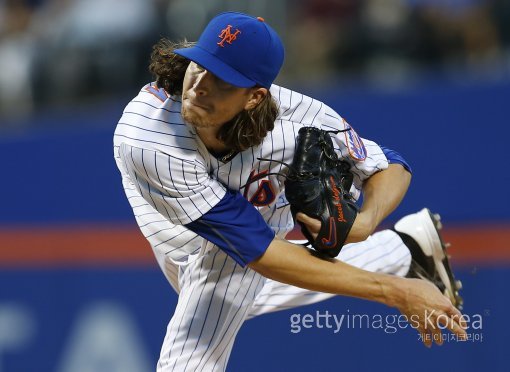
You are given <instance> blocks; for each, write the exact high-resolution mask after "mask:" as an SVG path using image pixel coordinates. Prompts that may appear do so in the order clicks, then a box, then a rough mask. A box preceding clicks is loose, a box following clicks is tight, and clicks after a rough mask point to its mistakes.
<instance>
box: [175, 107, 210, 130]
mask: <svg viewBox="0 0 510 372" xmlns="http://www.w3.org/2000/svg"><path fill="white" fill-rule="evenodd" d="M181 116H182V118H183V119H184V121H185V122H186V123H188V124H190V125H192V126H194V127H196V128H200V127H205V126H207V121H206V120H204V118H203V116H202V115H200V113H198V112H197V111H196V110H194V109H193V108H188V107H184V105H183V107H182V109H181Z"/></svg>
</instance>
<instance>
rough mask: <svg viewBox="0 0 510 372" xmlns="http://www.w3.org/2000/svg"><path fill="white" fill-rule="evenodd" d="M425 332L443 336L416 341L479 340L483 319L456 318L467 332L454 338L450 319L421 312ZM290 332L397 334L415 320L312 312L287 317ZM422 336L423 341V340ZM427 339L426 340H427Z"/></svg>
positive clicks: (468, 316) (371, 315) (420, 337)
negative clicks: (363, 330)
mask: <svg viewBox="0 0 510 372" xmlns="http://www.w3.org/2000/svg"><path fill="white" fill-rule="evenodd" d="M424 317H425V319H426V320H427V328H428V329H433V328H434V329H439V330H440V331H445V333H439V334H438V333H436V334H434V335H431V334H426V335H425V336H422V335H419V340H420V341H424V340H425V341H429V340H434V341H438V340H436V338H439V337H441V340H442V341H443V342H448V341H471V342H482V341H483V332H482V330H483V316H482V314H472V315H468V314H463V315H461V316H457V319H454V320H456V321H457V322H463V323H464V324H465V325H466V326H467V331H468V333H467V334H466V335H464V336H457V335H455V334H452V333H449V331H448V329H447V328H448V327H447V323H448V321H450V320H451V317H450V318H449V317H447V316H446V315H444V314H440V315H437V313H436V312H435V311H430V312H427V311H426V312H425V314H424ZM289 320H290V332H291V333H295V334H297V333H300V332H302V331H303V330H306V329H312V328H313V329H322V330H325V331H328V332H332V333H340V332H342V331H345V330H349V329H375V330H380V331H383V332H385V333H388V334H393V333H397V332H398V331H399V330H401V329H407V328H416V327H417V326H418V325H419V317H418V316H417V315H412V316H411V317H407V316H406V315H403V314H400V315H397V314H385V315H382V314H358V313H351V312H350V311H349V310H347V312H346V313H344V314H334V313H330V312H329V311H328V310H326V311H319V310H317V311H315V313H307V314H292V315H291V316H290V319H289ZM424 337H425V339H424ZM427 337H430V338H427Z"/></svg>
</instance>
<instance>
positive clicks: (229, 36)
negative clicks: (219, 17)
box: [217, 25, 241, 48]
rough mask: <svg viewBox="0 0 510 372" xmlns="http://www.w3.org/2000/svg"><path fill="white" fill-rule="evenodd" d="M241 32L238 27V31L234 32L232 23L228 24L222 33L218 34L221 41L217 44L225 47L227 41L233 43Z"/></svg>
mask: <svg viewBox="0 0 510 372" xmlns="http://www.w3.org/2000/svg"><path fill="white" fill-rule="evenodd" d="M240 33H241V31H240V30H238V29H236V32H234V33H232V25H228V26H227V27H225V28H224V29H223V30H221V33H220V34H219V35H218V37H219V38H221V41H220V42H218V43H217V44H218V45H219V46H220V47H222V48H224V47H225V45H224V44H225V41H226V42H227V43H229V44H232V42H233V41H234V40H235V39H237V35H239V34H240Z"/></svg>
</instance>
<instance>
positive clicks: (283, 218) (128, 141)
mask: <svg viewBox="0 0 510 372" xmlns="http://www.w3.org/2000/svg"><path fill="white" fill-rule="evenodd" d="M271 94H272V96H273V98H274V99H275V100H276V101H277V103H278V106H279V115H278V118H277V120H276V122H275V127H274V130H273V131H271V132H269V133H268V135H267V136H266V138H265V139H264V141H263V142H262V144H261V145H259V146H257V147H252V148H250V149H248V150H245V151H243V152H241V153H239V154H237V155H236V156H235V157H234V158H233V159H232V160H231V161H229V162H227V163H222V162H221V161H219V160H218V159H217V158H215V157H214V156H213V155H211V154H210V153H209V152H208V151H207V149H206V148H205V146H204V145H203V143H202V142H201V141H200V139H199V137H198V136H197V135H196V132H195V131H194V129H193V127H191V126H190V125H187V124H185V123H184V122H183V120H182V117H181V115H180V111H181V102H180V97H175V96H174V97H170V96H168V95H167V94H166V92H165V91H164V90H163V89H158V88H157V87H156V86H155V84H154V83H152V84H148V85H146V86H145V87H144V88H142V90H141V91H140V93H139V94H138V95H137V96H136V97H135V98H134V99H133V100H132V101H131V102H130V103H129V104H128V105H127V106H126V108H125V110H124V112H123V115H122V117H121V118H120V120H119V123H118V125H117V128H116V130H115V135H114V156H115V159H116V162H117V165H118V167H119V170H120V172H121V175H122V181H123V186H124V189H125V192H126V195H127V198H128V200H129V203H130V204H131V207H132V208H133V212H134V214H135V217H136V220H137V223H138V225H139V226H140V229H141V231H142V233H143V234H144V235H145V237H146V238H147V239H148V240H149V242H150V244H151V245H152V247H153V248H154V249H160V250H162V251H163V253H164V254H165V255H166V256H167V257H168V258H170V259H171V260H172V261H174V262H179V261H182V260H185V259H186V257H187V256H188V255H189V254H192V253H196V252H197V251H198V250H199V249H200V247H201V246H202V243H203V239H202V238H201V237H199V236H197V235H196V234H195V233H193V232H192V231H190V230H188V229H187V228H186V227H184V226H182V225H183V224H186V223H189V222H191V221H194V220H196V219H198V218H199V217H200V216H202V215H203V214H205V213H206V212H207V211H209V210H210V209H211V208H212V207H213V206H214V205H216V204H217V203H218V202H219V201H220V200H221V199H222V197H223V196H224V194H225V190H226V188H229V189H231V190H239V191H240V192H241V193H242V194H243V195H244V196H245V198H247V199H248V200H249V201H251V203H252V204H253V205H254V206H255V207H256V208H257V209H258V210H259V212H260V213H261V214H262V216H263V217H264V219H265V221H266V222H267V224H268V225H269V226H270V227H271V228H272V229H273V230H274V231H275V232H276V234H278V235H279V236H282V237H283V236H285V234H286V233H287V232H288V231H290V230H291V229H292V228H293V226H294V225H293V220H292V216H291V214H290V208H289V206H288V203H287V201H286V199H285V196H284V181H285V178H284V177H283V176H278V175H268V176H266V177H264V178H262V179H260V180H258V181H256V182H253V183H251V184H248V185H246V184H247V183H248V182H249V180H250V179H252V178H253V177H254V176H255V175H258V174H261V173H263V172H266V173H286V172H287V167H286V166H285V165H283V164H282V163H281V162H283V163H287V164H289V163H291V162H292V157H293V154H294V148H295V144H296V137H297V133H298V131H299V129H300V128H301V127H303V126H315V127H319V128H322V129H325V130H338V129H346V128H347V127H348V126H349V125H348V124H347V123H346V122H345V121H344V120H343V119H342V118H341V117H340V116H339V115H338V114H337V113H336V112H335V111H333V110H332V109H331V108H330V107H328V106H327V105H325V104H324V103H322V102H320V101H317V100H314V99H312V98H310V97H307V96H305V95H302V94H300V93H297V92H294V91H291V90H288V89H286V88H282V87H279V86H276V85H273V86H272V87H271ZM347 133H349V132H345V133H339V134H337V135H333V136H332V137H333V143H334V146H335V149H336V150H337V152H338V153H339V154H340V155H341V156H342V157H343V158H345V159H346V160H347V161H348V162H349V163H350V164H351V170H352V172H353V173H354V183H353V187H352V188H351V193H352V194H353V196H354V197H355V198H356V199H357V198H358V197H359V196H360V191H361V186H362V183H363V181H364V180H365V179H366V178H368V177H369V176H371V175H372V174H374V173H375V172H377V171H379V170H382V169H385V168H386V167H387V166H388V162H387V159H386V157H385V155H384V153H383V151H382V150H381V148H380V147H379V146H378V145H377V144H375V143H374V142H372V141H369V140H366V139H363V140H362V142H363V144H364V148H365V149H366V157H365V159H364V160H356V159H357V158H358V159H360V154H358V153H356V146H354V145H353V143H352V141H353V140H354V142H355V141H356V137H354V138H353V137H352V135H351V136H349V135H348V134H347ZM351 133H352V132H351ZM358 149H359V148H358ZM362 155H363V154H362ZM260 159H267V160H260ZM273 160H274V161H273ZM245 185H246V186H245Z"/></svg>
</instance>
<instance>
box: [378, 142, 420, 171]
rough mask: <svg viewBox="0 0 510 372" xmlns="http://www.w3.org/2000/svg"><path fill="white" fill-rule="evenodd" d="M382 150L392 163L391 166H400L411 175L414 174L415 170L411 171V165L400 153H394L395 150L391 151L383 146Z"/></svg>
mask: <svg viewBox="0 0 510 372" xmlns="http://www.w3.org/2000/svg"><path fill="white" fill-rule="evenodd" d="M381 150H383V152H384V155H385V156H386V159H388V163H390V164H400V165H402V166H403V167H404V168H405V170H407V171H408V172H409V173H413V170H412V169H411V166H410V165H409V163H408V162H407V161H406V160H405V159H404V158H403V156H402V155H400V154H399V153H398V152H396V151H393V150H391V149H389V148H387V147H383V146H381Z"/></svg>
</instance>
